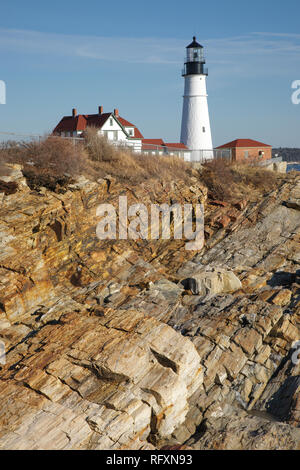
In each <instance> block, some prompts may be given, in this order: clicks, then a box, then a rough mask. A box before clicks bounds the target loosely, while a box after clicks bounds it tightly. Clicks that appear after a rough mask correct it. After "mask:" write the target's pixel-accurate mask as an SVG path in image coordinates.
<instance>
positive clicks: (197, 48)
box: [182, 36, 208, 77]
mask: <svg viewBox="0 0 300 470" xmlns="http://www.w3.org/2000/svg"><path fill="white" fill-rule="evenodd" d="M204 64H205V58H204V49H203V46H201V44H199V43H198V42H197V41H196V37H195V36H194V37H193V42H191V44H189V45H188V46H187V48H186V62H185V64H184V69H183V72H182V75H183V76H184V77H185V76H186V75H208V70H207V67H204Z"/></svg>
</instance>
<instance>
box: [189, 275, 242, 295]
mask: <svg viewBox="0 0 300 470" xmlns="http://www.w3.org/2000/svg"><path fill="white" fill-rule="evenodd" d="M183 283H184V285H185V287H186V288H187V289H188V290H191V291H192V292H193V294H195V295H203V296H206V295H217V294H227V293H230V292H235V291H237V290H239V289H241V288H242V283H241V281H240V280H239V278H238V277H237V276H236V275H235V274H234V273H233V272H232V271H226V270H225V269H222V268H213V270H212V271H207V270H205V271H203V272H201V273H198V274H195V275H194V276H192V277H191V278H189V279H186V280H185V281H183Z"/></svg>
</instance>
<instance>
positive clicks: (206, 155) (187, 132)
mask: <svg viewBox="0 0 300 470" xmlns="http://www.w3.org/2000/svg"><path fill="white" fill-rule="evenodd" d="M186 50H187V54H186V62H185V64H184V69H183V72H182V76H183V77H184V96H183V110H182V122H181V137H180V141H181V142H182V143H183V144H185V145H186V146H187V147H188V148H189V149H190V150H191V161H202V160H210V159H212V158H213V146H212V138H211V130H210V121H209V113H208V104H207V92H206V77H207V75H208V70H207V68H206V67H205V66H204V64H205V58H204V52H203V46H201V44H198V42H197V41H196V37H195V36H194V37H193V42H192V43H191V44H190V45H189V46H187V48H186Z"/></svg>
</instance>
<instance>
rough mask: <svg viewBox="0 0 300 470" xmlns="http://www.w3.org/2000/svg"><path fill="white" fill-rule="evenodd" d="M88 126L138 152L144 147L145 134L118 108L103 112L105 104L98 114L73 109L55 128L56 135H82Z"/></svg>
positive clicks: (113, 141)
mask: <svg viewBox="0 0 300 470" xmlns="http://www.w3.org/2000/svg"><path fill="white" fill-rule="evenodd" d="M87 127H95V128H96V129H98V133H99V134H100V135H104V136H106V137H107V139H108V140H109V141H111V142H112V143H118V144H119V145H122V144H124V145H127V146H131V147H133V149H134V150H135V151H137V152H140V151H141V149H142V139H143V135H142V134H141V133H140V131H139V130H138V128H137V127H136V126H135V125H134V124H131V122H129V121H127V120H126V119H124V118H122V117H121V116H120V115H119V111H118V110H117V109H115V110H114V112H113V113H112V112H111V113H103V106H99V107H98V113H97V114H77V110H76V109H75V108H73V109H72V115H71V116H64V117H63V118H62V119H61V121H60V122H59V123H58V125H57V126H56V127H55V129H54V130H53V134H54V135H60V136H61V137H80V136H81V135H82V134H83V132H84V131H85V130H86V128H87Z"/></svg>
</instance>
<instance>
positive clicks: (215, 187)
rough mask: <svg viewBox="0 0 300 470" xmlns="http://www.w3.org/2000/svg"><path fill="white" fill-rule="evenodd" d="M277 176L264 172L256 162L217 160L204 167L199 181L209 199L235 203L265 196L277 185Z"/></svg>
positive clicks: (270, 172)
mask: <svg viewBox="0 0 300 470" xmlns="http://www.w3.org/2000/svg"><path fill="white" fill-rule="evenodd" d="M277 179H278V176H277V175H276V173H274V172H272V171H268V170H265V169H264V168H262V167H260V166H258V165H257V163H256V162H251V163H250V164H249V163H246V162H228V161H227V160H225V159H217V160H213V161H212V162H208V163H206V164H205V165H204V169H203V171H202V173H201V180H202V181H203V183H204V184H205V185H206V186H207V188H208V191H209V192H208V195H209V197H210V198H211V199H216V200H220V201H229V202H231V201H235V200H238V199H241V198H245V197H247V198H250V199H251V196H255V195H256V194H258V193H259V194H266V193H268V192H270V191H272V190H273V189H274V188H275V187H276V184H277Z"/></svg>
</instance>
